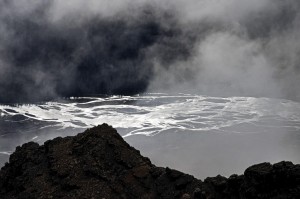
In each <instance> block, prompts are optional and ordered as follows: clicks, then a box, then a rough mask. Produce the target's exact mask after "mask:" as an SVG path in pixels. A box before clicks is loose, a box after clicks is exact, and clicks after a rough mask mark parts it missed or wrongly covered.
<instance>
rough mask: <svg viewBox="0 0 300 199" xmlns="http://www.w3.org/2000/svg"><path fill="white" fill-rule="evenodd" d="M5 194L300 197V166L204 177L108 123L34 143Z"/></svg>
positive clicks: (3, 175) (1, 186)
mask: <svg viewBox="0 0 300 199" xmlns="http://www.w3.org/2000/svg"><path fill="white" fill-rule="evenodd" d="M199 166H201V165H199ZM0 196H1V198H3V199H14V198H24V199H25V198H66V199H67V198H95V199H96V198H100V199H103V198H106V199H109V198H112V199H114V198H116V199H117V198H124V199H125V198H129V199H131V198H132V199H134V198H143V199H151V198H166V199H167V198H182V199H188V198H195V199H196V198H199V199H204V198H210V199H212V198H216V199H218V198H222V199H226V198H232V199H234V198H249V199H250V198H278V199H279V198H300V165H294V164H293V163H291V162H280V163H277V164H274V165H272V164H270V163H261V164H258V165H254V166H251V167H249V168H248V169H246V171H245V173H244V175H232V176H230V177H229V178H226V177H223V176H220V175H219V176H216V177H210V178H206V179H205V180H204V181H201V180H199V179H196V178H194V177H193V176H191V175H188V174H184V173H182V172H180V171H177V170H173V169H170V168H162V167H157V166H155V165H153V164H152V163H151V161H150V160H149V159H148V158H146V157H143V156H142V155H141V154H140V152H139V151H138V150H136V149H134V148H133V147H131V146H130V145H129V144H127V143H126V142H125V141H124V140H123V138H122V137H121V136H120V135H119V134H118V133H117V131H116V130H115V129H113V128H112V127H111V126H108V125H107V124H103V125H100V126H97V127H94V128H91V129H87V130H86V131H85V132H83V133H80V134H78V135H76V136H74V137H65V138H55V139H53V140H50V141H47V142H45V143H44V145H42V146H40V145H39V144H37V143H34V142H29V143H26V144H24V145H23V146H21V147H17V148H16V151H15V152H14V153H13V154H12V155H11V156H10V160H9V163H6V165H5V166H4V167H3V168H2V169H1V171H0Z"/></svg>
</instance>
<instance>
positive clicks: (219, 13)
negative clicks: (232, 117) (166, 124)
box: [0, 0, 300, 103]
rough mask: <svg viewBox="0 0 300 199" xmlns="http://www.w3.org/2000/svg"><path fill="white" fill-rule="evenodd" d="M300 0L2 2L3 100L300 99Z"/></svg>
mask: <svg viewBox="0 0 300 199" xmlns="http://www.w3.org/2000/svg"><path fill="white" fill-rule="evenodd" d="M299 10H300V3H299V2H298V1H297V0H285V1H280V0H255V1H246V0H229V1H225V0H213V1H211V0H210V1H208V0H201V1H195V0H188V1H179V0H176V1H171V0H166V1H163V2H161V1H148V0H143V1H127V0H125V1H124V0H123V1H121V0H115V1H104V0H102V1H96V0H89V1H83V0H72V1H67V2H62V1H58V0H44V1H34V0H21V1H20V0H18V1H17V0H10V1H8V0H1V1H0V13H1V14H0V46H1V47H0V102H2V103H14V102H34V101H42V100H51V99H55V98H58V97H70V96H87V95H97V94H108V95H111V94H120V95H132V94H139V93H143V92H183V93H193V94H202V95H214V96H255V97H276V98H289V99H294V100H299V99H300V89H299V87H298V85H299V83H300V69H299V68H300V67H299V63H300V58H299V56H298V54H299V51H300V40H299V39H300V38H299V37H300V36H299V31H300V26H299V22H298V21H299V14H298V13H299Z"/></svg>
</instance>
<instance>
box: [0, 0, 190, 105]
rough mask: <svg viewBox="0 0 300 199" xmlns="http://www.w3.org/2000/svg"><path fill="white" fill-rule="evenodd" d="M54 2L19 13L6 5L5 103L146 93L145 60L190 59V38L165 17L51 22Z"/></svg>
mask: <svg viewBox="0 0 300 199" xmlns="http://www.w3.org/2000/svg"><path fill="white" fill-rule="evenodd" d="M50 2H51V1H48V2H47V1H44V3H41V4H39V5H35V6H34V7H33V8H31V9H28V10H26V11H23V12H21V13H20V11H19V10H18V9H20V8H15V7H14V5H12V4H13V3H14V2H12V3H11V1H3V2H2V6H1V8H2V11H3V12H6V14H3V15H2V16H1V24H2V25H3V26H4V27H5V29H4V30H3V31H4V33H3V34H1V44H2V51H1V52H2V53H1V61H2V67H1V70H2V76H1V80H0V89H1V91H0V92H1V97H0V101H2V102H12V101H13V102H14V101H32V100H44V99H51V98H53V97H55V96H84V95H91V94H135V93H139V92H143V91H145V89H146V88H147V85H148V83H149V81H150V80H151V77H152V76H153V70H152V67H153V63H152V61H151V60H149V58H148V57H151V59H157V60H158V61H160V60H162V61H163V63H164V64H166V65H170V64H171V63H173V62H175V61H176V60H178V59H185V58H186V57H188V56H189V54H190V48H191V45H192V39H193V38H192V37H189V38H188V39H187V38H184V37H183V34H184V30H181V29H180V28H179V27H178V25H177V24H176V21H175V19H174V17H173V16H172V13H171V12H170V13H169V12H168V11H166V10H161V11H158V12H157V11H154V9H157V8H153V7H151V6H144V7H142V9H141V10H134V12H136V13H135V15H136V16H134V17H133V15H131V14H130V13H129V12H128V11H127V12H123V13H121V14H119V15H117V14H115V15H113V16H108V17H103V16H101V15H98V14H94V15H90V16H85V17H81V18H80V13H78V15H71V14H69V15H67V16H63V17H62V18H61V19H59V20H58V21H57V20H56V21H51V19H50V17H49V15H50V14H49V13H50V6H51V3H50ZM17 4H18V2H17ZM25 6H26V5H25ZM14 12H15V13H14ZM155 12H156V13H155ZM182 41H184V42H185V43H182ZM157 43H159V45H156V46H155V44H157ZM154 46H155V47H154ZM150 47H153V48H155V50H154V49H152V52H151V53H150V51H149V48H150ZM179 47H180V48H179ZM156 51H157V52H159V53H156ZM147 53H148V54H147Z"/></svg>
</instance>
